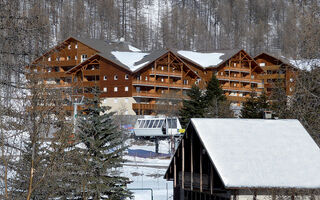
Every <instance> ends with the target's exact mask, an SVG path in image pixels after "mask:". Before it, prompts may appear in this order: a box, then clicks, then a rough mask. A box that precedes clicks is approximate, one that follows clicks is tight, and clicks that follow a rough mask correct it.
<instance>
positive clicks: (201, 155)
mask: <svg viewBox="0 0 320 200" xmlns="http://www.w3.org/2000/svg"><path fill="white" fill-rule="evenodd" d="M202 185H203V183H202V148H200V192H202V191H203V190H202Z"/></svg>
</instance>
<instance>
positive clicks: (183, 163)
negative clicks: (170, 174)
mask: <svg viewBox="0 0 320 200" xmlns="http://www.w3.org/2000/svg"><path fill="white" fill-rule="evenodd" d="M184 165H185V160H184V139H182V189H184V167H185V166H184Z"/></svg>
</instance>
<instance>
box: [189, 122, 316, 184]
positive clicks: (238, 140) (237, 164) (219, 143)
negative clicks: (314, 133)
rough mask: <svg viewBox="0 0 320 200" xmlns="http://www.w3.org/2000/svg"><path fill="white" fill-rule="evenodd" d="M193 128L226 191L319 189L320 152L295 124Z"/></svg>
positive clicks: (199, 125)
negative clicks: (239, 189) (244, 189)
mask: <svg viewBox="0 0 320 200" xmlns="http://www.w3.org/2000/svg"><path fill="white" fill-rule="evenodd" d="M191 124H192V125H193V126H194V128H195V130H196V132H197V134H198V135H199V138H200V140H201V141H202V143H203V145H204V147H205V148H206V150H207V152H208V155H209V157H210V159H211V161H212V162H213V163H214V166H215V167H216V170H217V171H218V173H219V175H220V177H221V179H222V181H223V183H224V185H225V187H226V188H243V187H245V188H306V189H307V188H308V189H314V188H320V173H319V169H320V149H319V147H318V146H317V144H316V143H315V142H314V141H313V139H312V138H311V136H310V135H309V134H308V132H307V131H306V130H305V129H304V127H303V126H302V125H301V123H300V122H299V121H298V120H262V119H192V120H191Z"/></svg>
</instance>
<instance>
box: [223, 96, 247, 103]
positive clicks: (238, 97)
mask: <svg viewBox="0 0 320 200" xmlns="http://www.w3.org/2000/svg"><path fill="white" fill-rule="evenodd" d="M247 98H248V96H242V97H241V96H230V95H229V96H227V99H228V100H229V101H241V102H243V101H246V99H247Z"/></svg>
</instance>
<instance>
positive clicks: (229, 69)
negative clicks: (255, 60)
mask: <svg viewBox="0 0 320 200" xmlns="http://www.w3.org/2000/svg"><path fill="white" fill-rule="evenodd" d="M224 71H227V72H228V71H233V72H247V73H250V69H249V68H244V67H243V68H240V67H225V68H224Z"/></svg>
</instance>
